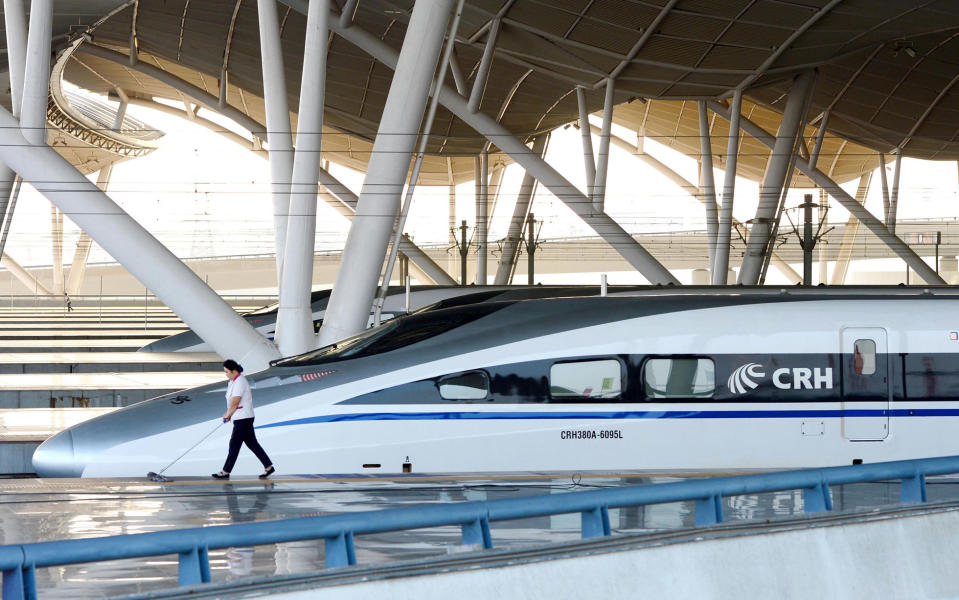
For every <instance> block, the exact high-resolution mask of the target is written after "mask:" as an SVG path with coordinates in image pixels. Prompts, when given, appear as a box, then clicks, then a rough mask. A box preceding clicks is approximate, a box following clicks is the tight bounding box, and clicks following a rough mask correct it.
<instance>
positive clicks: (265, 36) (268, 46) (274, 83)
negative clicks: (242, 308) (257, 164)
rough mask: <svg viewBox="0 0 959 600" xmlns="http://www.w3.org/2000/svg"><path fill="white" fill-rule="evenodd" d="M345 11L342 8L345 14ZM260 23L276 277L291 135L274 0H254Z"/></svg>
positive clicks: (281, 247)
mask: <svg viewBox="0 0 959 600" xmlns="http://www.w3.org/2000/svg"><path fill="white" fill-rule="evenodd" d="M345 12H346V11H344V13H345ZM257 14H258V18H259V24H260V60H261V61H262V69H261V70H262V72H263V102H264V106H265V112H266V130H267V134H266V135H267V143H268V144H269V146H270V151H271V152H270V193H271V195H272V197H273V237H274V244H275V249H276V279H277V281H280V279H281V278H282V275H281V273H282V272H283V253H284V251H285V249H286V226H287V215H289V214H290V183H291V182H292V180H293V134H292V127H291V125H290V104H289V101H288V100H287V95H286V92H287V90H286V77H285V75H284V70H283V48H282V46H281V44H280V24H279V20H278V18H277V14H276V0H257Z"/></svg>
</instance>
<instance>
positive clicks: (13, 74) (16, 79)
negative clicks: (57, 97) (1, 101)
mask: <svg viewBox="0 0 959 600" xmlns="http://www.w3.org/2000/svg"><path fill="white" fill-rule="evenodd" d="M23 1H24V0H3V21H4V27H5V30H6V33H7V63H8V65H9V67H8V68H9V72H10V99H11V103H12V107H13V116H15V117H19V116H20V106H21V105H22V103H23V77H24V68H25V66H24V64H25V61H26V54H27V17H26V13H25V12H24V10H23Z"/></svg>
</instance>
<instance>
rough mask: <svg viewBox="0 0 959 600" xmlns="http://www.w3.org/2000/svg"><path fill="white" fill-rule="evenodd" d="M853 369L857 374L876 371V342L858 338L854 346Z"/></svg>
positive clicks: (870, 373) (869, 373) (868, 373)
mask: <svg viewBox="0 0 959 600" xmlns="http://www.w3.org/2000/svg"><path fill="white" fill-rule="evenodd" d="M853 348H854V352H853V357H852V366H853V370H854V371H855V372H856V374H857V375H872V374H873V373H875V372H876V342H874V341H873V340H856V343H855V345H854V346H853Z"/></svg>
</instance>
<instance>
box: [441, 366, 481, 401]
mask: <svg viewBox="0 0 959 600" xmlns="http://www.w3.org/2000/svg"><path fill="white" fill-rule="evenodd" d="M488 392H489V379H488V378H487V377H486V373H484V372H483V371H472V372H470V373H463V374H462V375H453V376H451V377H444V378H443V379H441V380H440V396H441V397H442V398H443V399H444V400H483V399H484V398H486V396H487V394H488Z"/></svg>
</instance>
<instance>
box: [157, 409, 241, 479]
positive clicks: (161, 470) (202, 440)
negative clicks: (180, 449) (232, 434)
mask: <svg viewBox="0 0 959 600" xmlns="http://www.w3.org/2000/svg"><path fill="white" fill-rule="evenodd" d="M223 423H226V421H221V422H219V423H217V425H216V427H214V428H213V429H212V430H211V431H210V433H208V434H206V435H205V436H203V437H202V438H200V441H199V442H197V443H195V444H193V445H192V446H190V447H189V448H187V450H186V452H184V453H183V454H181V455H180V456H178V457H176V458H174V459H173V462H171V463H170V464H168V465H167V466H165V467H163V468H162V469H160V472H159V473H154V472H153V471H150V472H149V473H147V479H149V480H150V481H156V482H158V483H169V482H171V481H173V480H172V479H170V478H169V477H167V476H166V475H164V474H163V472H164V471H166V470H167V469H169V468H170V467H172V466H173V465H175V464H176V462H177V461H178V460H180V459H181V458H183V457H184V456H186V455H187V454H189V452H190V450H193V449H194V448H196V447H197V446H199V445H200V444H202V443H203V442H205V441H206V439H207V438H208V437H210V436H211V435H213V434H214V433H215V432H216V430H217V429H219V428H220V425H223Z"/></svg>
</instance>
